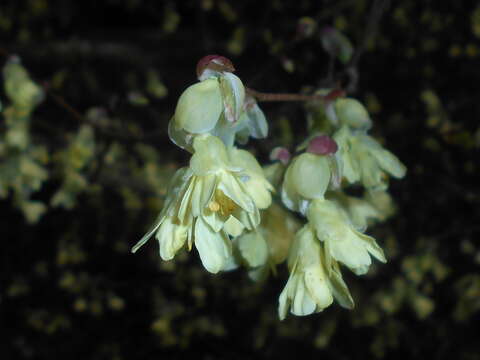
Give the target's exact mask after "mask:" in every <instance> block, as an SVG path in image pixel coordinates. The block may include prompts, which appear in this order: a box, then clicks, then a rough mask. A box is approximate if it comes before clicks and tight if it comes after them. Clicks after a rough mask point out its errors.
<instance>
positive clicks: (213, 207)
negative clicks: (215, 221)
mask: <svg viewBox="0 0 480 360" xmlns="http://www.w3.org/2000/svg"><path fill="white" fill-rule="evenodd" d="M208 208H209V209H210V210H211V211H213V212H217V211H218V210H220V204H219V203H218V202H216V201H210V203H209V204H208Z"/></svg>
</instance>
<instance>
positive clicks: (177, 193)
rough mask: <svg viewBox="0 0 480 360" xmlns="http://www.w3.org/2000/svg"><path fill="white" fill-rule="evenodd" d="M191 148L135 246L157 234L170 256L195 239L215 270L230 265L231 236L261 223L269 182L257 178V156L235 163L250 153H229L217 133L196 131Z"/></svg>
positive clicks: (208, 265)
mask: <svg viewBox="0 0 480 360" xmlns="http://www.w3.org/2000/svg"><path fill="white" fill-rule="evenodd" d="M193 149H194V151H195V152H194V155H193V156H192V158H191V160H190V166H189V167H188V168H183V169H180V170H178V171H177V174H176V176H175V177H174V178H173V179H172V184H171V186H170V189H169V191H168V194H167V200H166V202H165V207H164V208H163V210H162V212H161V214H160V216H159V218H158V219H157V221H156V223H155V225H154V226H153V228H152V229H151V230H150V231H149V232H147V234H146V235H145V236H144V237H143V238H142V239H141V240H140V241H139V242H138V244H137V245H135V246H134V248H133V250H132V251H133V252H135V251H137V250H138V249H139V248H140V247H141V246H142V245H143V244H144V243H146V242H147V241H148V239H149V238H150V237H151V236H153V234H155V236H156V239H157V240H158V242H159V245H160V256H161V257H162V259H164V260H170V259H172V258H173V257H174V256H175V254H176V252H177V251H178V250H180V249H181V248H182V247H184V246H185V244H186V245H187V247H188V249H189V250H190V249H191V247H192V245H193V244H194V245H195V247H196V248H197V250H198V252H199V255H200V258H201V260H202V263H203V265H204V267H205V268H206V269H207V270H208V271H210V272H212V273H217V272H219V271H221V270H223V269H224V268H225V267H226V266H227V262H228V260H229V258H230V256H231V253H232V250H231V241H230V239H229V236H238V235H240V234H241V233H242V232H243V231H244V230H245V229H246V230H253V229H255V228H256V227H257V226H258V224H259V222H260V213H259V209H261V208H263V207H264V206H265V207H266V206H268V205H270V202H271V197H270V193H269V191H270V189H271V185H270V184H269V183H268V182H267V181H266V180H265V181H264V182H263V181H261V180H260V179H257V178H256V177H257V176H258V175H257V174H256V168H254V166H253V164H254V163H255V161H256V160H255V159H254V158H253V156H252V158H253V159H252V158H249V159H248V161H246V160H243V159H240V160H238V161H237V163H236V164H233V163H234V161H232V160H235V159H236V157H242V158H243V157H247V156H246V155H245V154H240V155H239V154H237V153H230V154H229V153H228V152H227V149H226V148H225V145H224V144H223V143H222V141H221V140H220V139H218V138H217V137H215V136H211V135H202V136H197V137H196V138H195V139H194V142H193ZM232 151H233V150H232ZM239 151H240V150H239ZM257 166H259V165H258V164H257ZM251 179H253V180H251ZM250 181H251V182H250ZM263 187H265V188H263ZM252 195H254V196H255V198H254V197H253V196H252Z"/></svg>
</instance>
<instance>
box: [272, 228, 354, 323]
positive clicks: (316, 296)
mask: <svg viewBox="0 0 480 360" xmlns="http://www.w3.org/2000/svg"><path fill="white" fill-rule="evenodd" d="M288 266H289V270H290V277H289V278H288V281H287V284H286V285H285V288H284V289H283V291H282V293H281V294H280V297H279V306H278V314H279V317H280V319H281V320H283V319H285V317H286V315H287V312H288V310H289V309H290V312H291V313H292V314H294V315H297V316H302V315H309V314H312V313H315V312H320V311H323V309H325V308H326V307H328V306H330V305H331V304H332V302H333V299H334V298H335V299H336V300H337V301H338V302H339V304H340V305H341V306H343V307H345V308H349V309H351V308H353V305H354V304H353V299H352V297H351V295H350V292H349V291H348V288H347V286H346V284H345V282H344V281H343V279H342V275H341V273H340V269H339V267H338V264H337V263H336V261H335V260H333V259H329V254H328V253H327V252H325V249H324V248H323V245H322V244H321V243H320V242H319V241H318V240H317V239H316V237H315V232H314V230H313V229H312V227H311V226H310V225H309V224H307V225H305V226H304V227H303V228H302V229H301V230H300V231H299V232H298V233H297V236H296V238H295V240H294V243H293V245H292V248H291V249H290V254H289V258H288Z"/></svg>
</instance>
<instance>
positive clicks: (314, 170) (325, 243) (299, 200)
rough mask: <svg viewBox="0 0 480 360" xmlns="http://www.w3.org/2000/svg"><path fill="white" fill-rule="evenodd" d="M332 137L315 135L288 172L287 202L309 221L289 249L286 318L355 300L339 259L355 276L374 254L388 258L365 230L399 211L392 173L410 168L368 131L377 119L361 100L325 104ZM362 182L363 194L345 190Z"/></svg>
mask: <svg viewBox="0 0 480 360" xmlns="http://www.w3.org/2000/svg"><path fill="white" fill-rule="evenodd" d="M323 119H327V121H329V123H328V124H327V126H325V124H322V128H330V129H332V128H333V130H332V133H333V134H332V137H330V136H328V135H326V134H315V135H314V136H312V137H310V138H309V139H308V140H307V141H306V143H304V144H303V145H301V146H300V149H305V150H306V151H305V152H304V153H302V154H300V155H298V156H296V157H295V158H294V159H293V160H292V162H291V164H290V165H289V167H288V168H287V170H286V173H285V177H284V181H283V185H282V200H283V203H284V204H285V206H287V207H288V208H289V209H290V210H292V211H297V212H299V213H301V214H302V215H303V216H305V217H306V219H307V224H306V225H305V226H304V227H303V228H302V229H301V230H300V231H299V232H298V233H297V234H296V237H295V240H294V242H293V246H292V250H291V251H290V254H289V260H288V265H289V270H290V277H289V279H288V282H287V284H286V286H285V288H284V290H283V291H282V294H281V295H280V304H279V316H280V318H281V319H283V318H285V316H286V314H287V311H288V309H289V308H290V311H291V313H293V314H295V315H308V314H311V313H314V312H320V311H322V310H323V309H325V308H326V307H327V306H329V305H330V304H331V303H332V302H333V299H336V300H337V302H338V303H339V304H340V305H341V306H343V307H346V308H352V307H353V305H354V303H353V299H352V297H351V295H350V292H349V291H348V288H347V286H346V284H345V283H344V281H343V280H342V274H341V272H340V267H339V264H342V265H344V266H345V267H347V268H349V269H350V270H351V271H352V272H353V273H355V274H356V275H363V274H366V273H367V272H368V269H369V267H370V265H371V264H372V257H374V258H376V259H377V260H379V261H380V262H386V258H385V255H384V253H383V250H382V249H381V248H380V246H379V245H378V244H377V243H376V241H375V239H374V238H372V237H371V236H368V235H366V234H364V231H365V230H366V229H367V226H368V224H369V223H370V222H371V221H375V220H383V219H385V217H386V216H388V214H390V213H391V212H392V208H393V206H392V203H391V200H390V197H389V195H388V194H387V193H386V192H385V190H386V188H387V175H388V174H389V175H392V176H394V177H397V178H400V177H403V176H404V175H405V171H406V170H405V166H404V165H403V164H402V163H401V162H400V161H399V160H398V159H397V158H396V157H395V156H394V155H393V154H392V153H390V152H389V151H387V150H385V149H383V148H382V146H381V145H380V144H379V143H378V142H377V141H375V140H374V139H373V138H372V137H370V136H369V135H368V134H367V131H368V130H369V129H370V127H371V125H372V122H371V119H370V117H369V115H368V112H367V111H366V109H365V108H364V107H363V105H362V104H361V103H360V102H358V101H357V100H354V99H350V98H338V99H336V100H334V101H329V102H326V103H325V104H324V117H323ZM357 183H360V184H361V185H363V186H364V188H365V189H366V190H367V195H366V196H365V198H364V199H362V198H356V197H353V196H349V195H347V194H345V193H344V191H343V189H344V188H345V187H346V186H347V185H349V184H357Z"/></svg>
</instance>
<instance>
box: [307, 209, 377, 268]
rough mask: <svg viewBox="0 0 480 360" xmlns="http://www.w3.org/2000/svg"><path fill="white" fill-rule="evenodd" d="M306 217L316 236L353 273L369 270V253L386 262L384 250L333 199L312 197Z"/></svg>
mask: <svg viewBox="0 0 480 360" xmlns="http://www.w3.org/2000/svg"><path fill="white" fill-rule="evenodd" d="M307 219H308V221H309V223H310V224H312V226H313V228H314V229H315V233H316V236H317V238H318V239H319V240H320V241H322V242H323V243H324V244H325V250H326V252H327V253H328V254H329V255H330V256H331V257H332V258H333V259H335V260H337V261H339V262H341V263H342V264H344V265H345V266H347V267H348V268H350V269H351V270H352V271H353V272H354V273H355V274H357V275H362V274H365V273H366V272H367V271H368V268H369V267H370V265H371V263H372V260H371V258H370V255H372V256H373V257H375V258H377V259H378V260H379V261H381V262H386V259H385V255H384V254H383V250H382V249H381V248H380V246H378V244H377V243H376V241H375V239H374V238H372V237H370V236H368V235H365V234H362V233H361V232H360V231H358V230H357V229H355V226H354V225H353V224H352V222H351V221H350V219H349V217H348V214H347V213H346V212H345V211H344V210H343V209H342V208H341V207H340V206H339V205H337V204H336V203H335V202H333V201H330V200H314V201H312V203H311V204H310V206H309V207H308V211H307Z"/></svg>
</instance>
